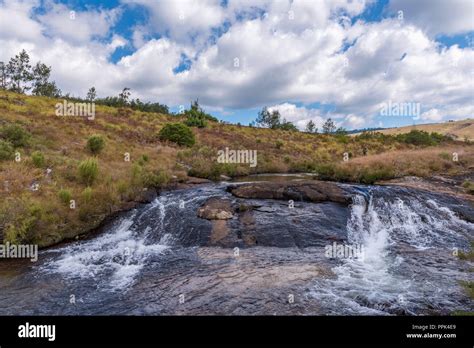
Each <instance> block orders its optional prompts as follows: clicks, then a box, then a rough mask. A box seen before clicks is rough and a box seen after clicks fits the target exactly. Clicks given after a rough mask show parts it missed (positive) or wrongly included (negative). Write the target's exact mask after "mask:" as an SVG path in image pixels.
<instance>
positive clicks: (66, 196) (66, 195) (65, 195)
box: [58, 189, 72, 205]
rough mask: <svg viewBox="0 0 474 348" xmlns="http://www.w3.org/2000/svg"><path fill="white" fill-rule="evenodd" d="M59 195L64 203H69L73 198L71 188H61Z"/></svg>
mask: <svg viewBox="0 0 474 348" xmlns="http://www.w3.org/2000/svg"><path fill="white" fill-rule="evenodd" d="M58 197H59V199H60V200H61V202H63V203H64V204H66V205H68V204H69V203H70V201H71V199H72V194H71V191H69V190H63V189H61V190H59V192H58Z"/></svg>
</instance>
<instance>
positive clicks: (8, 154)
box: [0, 140, 15, 161]
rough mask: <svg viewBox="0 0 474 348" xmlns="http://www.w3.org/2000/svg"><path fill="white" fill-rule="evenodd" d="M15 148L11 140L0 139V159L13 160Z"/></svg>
mask: <svg viewBox="0 0 474 348" xmlns="http://www.w3.org/2000/svg"><path fill="white" fill-rule="evenodd" d="M14 157H15V149H14V148H13V146H12V144H11V143H10V142H9V141H5V140H0V161H8V160H13V158H14Z"/></svg>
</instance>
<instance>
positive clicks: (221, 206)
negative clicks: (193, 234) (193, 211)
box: [198, 197, 234, 220]
mask: <svg viewBox="0 0 474 348" xmlns="http://www.w3.org/2000/svg"><path fill="white" fill-rule="evenodd" d="M198 216H199V217H200V218H202V219H207V220H227V219H232V217H233V216H234V210H233V208H232V206H231V202H230V201H229V200H228V199H220V198H218V197H211V198H209V199H208V200H207V201H206V202H204V204H203V205H202V206H201V207H200V208H199V209H198Z"/></svg>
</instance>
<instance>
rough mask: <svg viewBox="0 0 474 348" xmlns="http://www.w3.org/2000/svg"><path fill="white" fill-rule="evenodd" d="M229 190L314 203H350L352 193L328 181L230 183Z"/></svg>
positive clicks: (239, 194) (236, 193)
mask: <svg viewBox="0 0 474 348" xmlns="http://www.w3.org/2000/svg"><path fill="white" fill-rule="evenodd" d="M227 191H229V192H230V193H232V194H233V195H234V196H236V197H239V198H247V199H277V200H293V201H305V202H312V203H319V202H328V201H329V202H335V203H341V204H345V205H349V204H350V203H351V202H352V200H351V195H350V193H349V192H347V191H346V190H344V189H342V188H341V187H339V186H338V185H337V184H335V183H333V182H328V181H317V180H311V181H298V182H291V181H290V182H254V183H248V184H242V185H230V186H228V187H227Z"/></svg>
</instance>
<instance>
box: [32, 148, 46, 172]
mask: <svg viewBox="0 0 474 348" xmlns="http://www.w3.org/2000/svg"><path fill="white" fill-rule="evenodd" d="M31 159H32V161H33V164H34V165H35V167H38V168H42V167H43V166H44V155H43V153H41V152H40V151H35V152H33V153H32V154H31Z"/></svg>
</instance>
